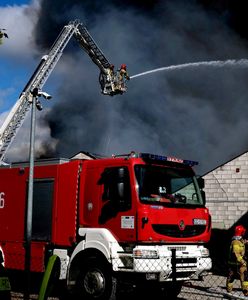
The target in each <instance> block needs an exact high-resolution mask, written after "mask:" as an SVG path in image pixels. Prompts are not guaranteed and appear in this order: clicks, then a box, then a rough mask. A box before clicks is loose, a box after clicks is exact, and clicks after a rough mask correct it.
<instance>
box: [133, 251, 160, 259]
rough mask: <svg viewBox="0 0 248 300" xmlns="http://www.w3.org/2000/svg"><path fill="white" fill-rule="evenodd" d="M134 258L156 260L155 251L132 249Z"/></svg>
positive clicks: (156, 254)
mask: <svg viewBox="0 0 248 300" xmlns="http://www.w3.org/2000/svg"><path fill="white" fill-rule="evenodd" d="M133 257H134V258H158V257H159V256H158V251H157V250H147V249H134V250H133Z"/></svg>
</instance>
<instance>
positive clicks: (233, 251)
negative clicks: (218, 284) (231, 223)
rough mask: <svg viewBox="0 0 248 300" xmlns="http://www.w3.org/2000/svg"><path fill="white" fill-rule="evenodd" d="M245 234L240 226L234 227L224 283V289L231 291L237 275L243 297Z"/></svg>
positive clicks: (247, 283) (246, 287) (246, 284)
mask: <svg viewBox="0 0 248 300" xmlns="http://www.w3.org/2000/svg"><path fill="white" fill-rule="evenodd" d="M245 232H246V229H245V228H244V227H243V226H242V225H239V226H236V227H235V233H234V236H233V238H232V242H231V246H230V253H229V260H228V266H229V271H228V276H227V281H226V289H227V291H228V292H231V291H232V289H233V282H234V279H235V278H236V276H237V275H238V277H239V279H240V284H241V289H242V292H243V294H244V295H245V296H248V274H247V262H246V258H245V244H246V240H244V235H245Z"/></svg>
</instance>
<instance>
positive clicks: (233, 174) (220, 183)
mask: <svg viewBox="0 0 248 300" xmlns="http://www.w3.org/2000/svg"><path fill="white" fill-rule="evenodd" d="M203 178H204V179H205V193H206V199H207V207H208V208H209V210H210V213H211V215H212V221H213V228H221V229H228V228H230V227H231V226H232V225H233V224H234V223H235V222H237V221H238V220H239V219H240V218H241V217H242V216H243V215H244V214H245V213H246V212H247V210H248V152H247V153H244V154H242V155H241V156H239V157H236V158H235V159H233V160H231V161H229V162H227V163H226V164H224V165H221V166H219V167H218V168H216V169H215V170H213V171H211V172H209V173H208V174H206V175H204V176H203Z"/></svg>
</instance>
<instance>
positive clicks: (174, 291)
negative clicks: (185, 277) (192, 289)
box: [162, 282, 182, 300]
mask: <svg viewBox="0 0 248 300" xmlns="http://www.w3.org/2000/svg"><path fill="white" fill-rule="evenodd" d="M181 289H182V282H176V283H166V284H165V285H163V287H162V293H163V295H164V296H165V297H166V299H170V300H172V299H177V296H178V295H179V294H180V292H181Z"/></svg>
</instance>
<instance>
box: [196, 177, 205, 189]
mask: <svg viewBox="0 0 248 300" xmlns="http://www.w3.org/2000/svg"><path fill="white" fill-rule="evenodd" d="M197 181H198V185H199V188H200V189H201V190H202V189H204V187H205V180H204V179H203V178H202V177H199V178H198V179H197Z"/></svg>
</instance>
